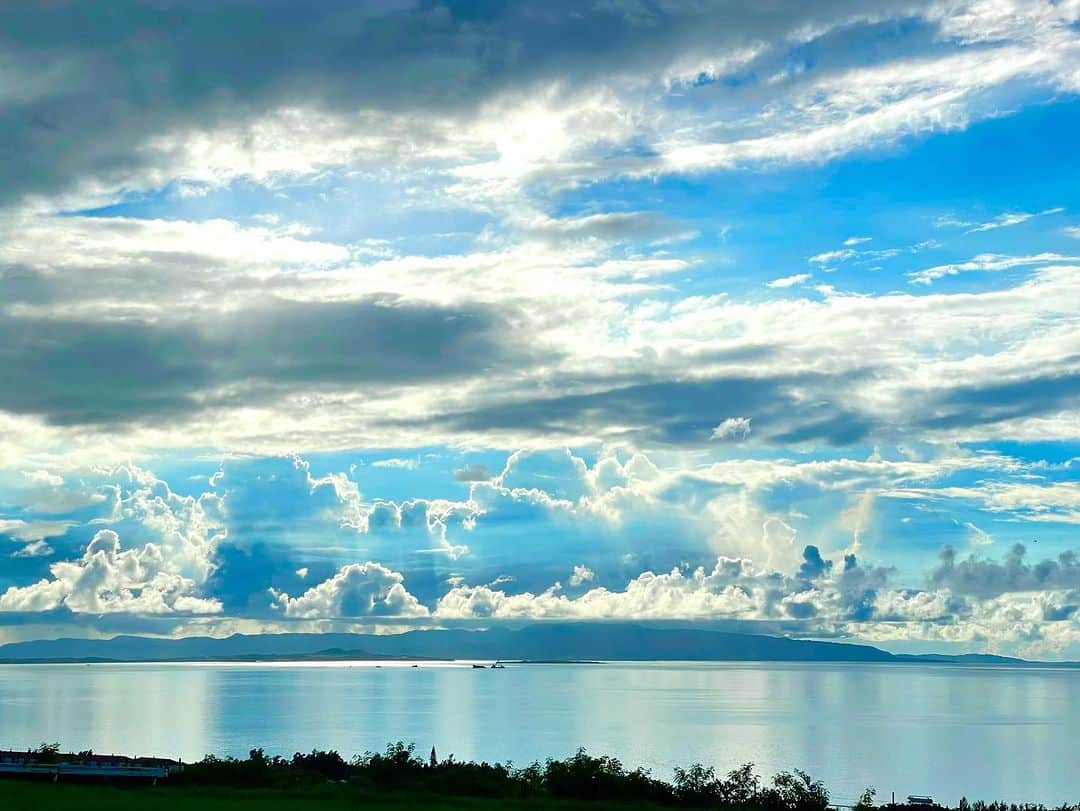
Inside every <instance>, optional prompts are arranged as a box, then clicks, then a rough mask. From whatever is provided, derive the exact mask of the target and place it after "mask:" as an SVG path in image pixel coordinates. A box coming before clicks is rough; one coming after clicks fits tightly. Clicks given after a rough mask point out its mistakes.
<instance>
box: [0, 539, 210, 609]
mask: <svg viewBox="0 0 1080 811" xmlns="http://www.w3.org/2000/svg"><path fill="white" fill-rule="evenodd" d="M169 568H170V565H169V562H168V561H166V559H165V556H164V554H163V552H162V549H161V547H160V546H158V545H157V544H147V545H146V546H144V547H143V548H142V549H126V550H123V549H121V547H120V537H119V536H118V535H117V534H116V532H114V531H113V530H110V529H102V530H99V531H98V532H97V533H96V534H95V535H94V537H93V539H92V540H91V541H90V543H89V544H87V546H86V551H85V552H84V553H83V556H82V557H81V558H80V559H79V560H77V561H62V562H57V563H54V564H52V565H51V566H50V567H49V569H50V572H51V574H52V579H51V580H50V579H44V580H40V581H38V582H37V583H34V584H31V585H29V586H22V587H18V586H12V587H11V588H9V589H8V590H7V591H5V592H4V593H3V594H0V611H4V612H25V611H51V610H55V609H57V608H61V607H63V608H66V609H68V610H69V611H72V612H74V613H85V614H109V613H128V614H167V613H173V612H183V613H191V614H214V613H217V612H219V611H221V603H219V602H218V601H216V600H214V599H206V598H203V597H199V596H198V595H197V594H195V593H194V592H195V588H196V583H195V582H194V581H193V580H192V579H190V578H186V577H183V576H182V575H180V574H178V573H176V572H175V571H169Z"/></svg>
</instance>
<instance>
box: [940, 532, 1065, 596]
mask: <svg viewBox="0 0 1080 811" xmlns="http://www.w3.org/2000/svg"><path fill="white" fill-rule="evenodd" d="M1026 555H1027V547H1025V546H1024V545H1023V544H1015V545H1014V546H1012V547H1011V548H1010V549H1009V551H1008V553H1007V554H1006V555H1005V558H1004V560H1002V561H1001V562H1000V563H998V562H996V561H992V560H987V559H985V558H980V557H976V556H975V555H969V556H968V557H966V558H959V557H958V556H957V554H956V550H955V549H953V548H952V547H951V546H946V547H945V548H944V549H942V550H941V556H940V560H939V562H938V565H937V567H936V568H935V569H934V570H933V571H932V572H931V574H930V582H931V583H933V584H934V585H938V586H946V587H948V588H949V589H950V590H951V591H952V592H954V593H956V594H970V595H973V596H975V597H979V598H988V597H997V596H999V595H1002V594H1006V593H1009V592H1023V591H1045V590H1050V589H1064V590H1068V591H1076V590H1077V589H1080V558H1078V557H1077V555H1076V553H1075V552H1062V553H1061V555H1060V556H1059V557H1058V558H1057V559H1052V558H1051V559H1046V560H1041V561H1038V562H1036V563H1028V562H1027V561H1026V560H1025V557H1026Z"/></svg>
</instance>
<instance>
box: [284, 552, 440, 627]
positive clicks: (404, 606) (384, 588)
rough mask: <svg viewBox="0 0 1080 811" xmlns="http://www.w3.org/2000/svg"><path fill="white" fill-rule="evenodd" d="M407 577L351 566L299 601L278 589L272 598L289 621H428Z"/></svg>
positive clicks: (373, 567) (362, 565)
mask: <svg viewBox="0 0 1080 811" xmlns="http://www.w3.org/2000/svg"><path fill="white" fill-rule="evenodd" d="M404 580H405V579H404V577H402V576H401V574H399V573H398V572H394V571H391V570H390V569H388V568H386V567H385V566H383V565H381V564H378V563H372V562H370V561H368V562H367V563H351V564H349V565H347V566H343V567H342V568H341V569H340V570H339V571H338V572H337V574H335V575H334V576H333V577H331V578H330V579H329V580H325V581H324V582H322V583H320V584H319V585H317V586H312V587H311V588H310V589H308V590H307V591H305V592H304V593H303V594H301V595H300V596H299V597H290V596H289V595H288V594H285V593H283V592H281V591H278V590H276V589H271V590H270V594H271V595H272V596H273V598H274V601H275V602H276V603H277V605H278V606H279V607H280V609H281V610H282V612H284V614H285V616H287V617H297V618H300V619H343V618H353V617H426V616H427V615H428V613H429V612H428V610H427V608H425V607H424V606H423V605H421V604H420V602H419V601H418V600H417V599H416V598H415V597H414V596H413V595H412V594H410V593H409V592H408V591H407V590H406V588H405V585H404Z"/></svg>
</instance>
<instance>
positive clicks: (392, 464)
mask: <svg viewBox="0 0 1080 811" xmlns="http://www.w3.org/2000/svg"><path fill="white" fill-rule="evenodd" d="M371 466H372V467H382V468H393V469H397V470H416V469H417V468H418V467H419V466H420V460H419V459H401V458H397V457H394V458H390V459H376V460H375V461H374V462H372V463H371Z"/></svg>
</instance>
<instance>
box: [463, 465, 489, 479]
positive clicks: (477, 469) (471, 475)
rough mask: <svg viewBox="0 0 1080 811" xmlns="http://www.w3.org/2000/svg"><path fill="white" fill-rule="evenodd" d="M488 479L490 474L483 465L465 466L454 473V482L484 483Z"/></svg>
mask: <svg viewBox="0 0 1080 811" xmlns="http://www.w3.org/2000/svg"><path fill="white" fill-rule="evenodd" d="M490 478H492V474H491V472H490V471H489V470H488V469H487V467H485V466H484V465H465V466H464V467H459V468H457V469H456V470H455V471H454V481H456V482H486V481H487V480H488V479H490Z"/></svg>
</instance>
